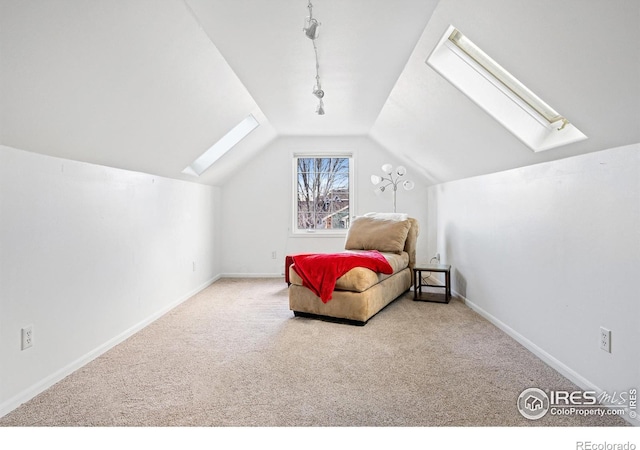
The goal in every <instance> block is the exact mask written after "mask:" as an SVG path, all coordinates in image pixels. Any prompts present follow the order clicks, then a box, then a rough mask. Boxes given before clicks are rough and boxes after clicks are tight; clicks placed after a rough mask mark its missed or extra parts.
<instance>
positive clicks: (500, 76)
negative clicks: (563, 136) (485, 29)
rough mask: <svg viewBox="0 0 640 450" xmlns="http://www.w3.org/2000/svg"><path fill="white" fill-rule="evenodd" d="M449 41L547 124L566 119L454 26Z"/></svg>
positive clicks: (564, 122)
mask: <svg viewBox="0 0 640 450" xmlns="http://www.w3.org/2000/svg"><path fill="white" fill-rule="evenodd" d="M448 39H449V41H450V42H452V43H453V44H455V45H456V47H458V48H459V49H460V50H462V51H463V52H464V53H465V54H466V55H467V56H468V57H469V58H471V59H473V60H474V61H475V62H476V63H478V64H479V65H480V66H481V67H482V68H483V69H485V70H486V71H487V72H488V73H489V74H490V75H492V76H493V77H495V79H496V80H497V81H499V82H500V83H502V85H503V86H504V87H506V88H507V89H509V90H510V91H511V92H513V93H514V94H515V95H516V96H518V98H520V99H521V100H522V101H523V102H525V103H526V104H527V105H529V107H531V108H532V109H533V110H534V111H535V112H536V113H538V114H539V115H541V116H542V117H543V118H544V119H545V120H546V121H547V122H548V123H549V124H554V123H556V122H562V123H563V125H564V124H566V123H568V120H567V119H566V118H565V117H563V116H562V115H561V114H560V113H558V112H557V111H556V110H555V109H553V108H552V107H551V106H549V104H547V103H546V102H545V101H544V100H542V99H541V98H540V97H538V96H537V95H536V94H534V93H533V92H532V91H531V90H530V89H529V88H527V87H526V86H525V85H524V84H522V83H521V82H520V81H519V80H518V79H517V78H516V77H514V76H513V75H511V74H510V73H509V72H508V71H507V70H506V69H505V68H504V67H502V66H501V65H500V64H498V63H497V62H496V61H495V60H494V59H493V58H491V57H490V56H489V55H487V54H486V53H485V52H484V51H482V49H481V48H480V47H478V46H477V45H476V44H474V43H473V41H471V39H469V38H468V37H466V36H465V35H464V34H462V33H461V32H460V30H458V29H456V28H454V29H453V31H452V32H451V34H450V35H449V37H448Z"/></svg>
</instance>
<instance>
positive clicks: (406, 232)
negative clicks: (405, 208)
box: [288, 213, 419, 325]
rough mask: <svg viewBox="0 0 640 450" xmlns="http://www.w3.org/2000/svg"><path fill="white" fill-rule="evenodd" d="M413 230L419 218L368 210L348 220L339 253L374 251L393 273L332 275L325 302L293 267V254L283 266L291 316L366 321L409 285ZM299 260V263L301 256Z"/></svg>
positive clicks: (358, 271)
mask: <svg viewBox="0 0 640 450" xmlns="http://www.w3.org/2000/svg"><path fill="white" fill-rule="evenodd" d="M418 230H419V226H418V221H417V220H415V219H413V218H410V217H407V216H406V215H398V214H374V213H370V214H367V215H365V216H360V217H357V218H355V219H353V220H352V223H351V227H350V228H349V231H348V234H347V238H346V240H345V251H344V252H341V254H344V253H356V254H358V253H362V254H364V253H376V252H375V251H377V252H379V253H380V254H381V255H382V256H384V259H386V261H388V263H389V265H390V266H391V269H392V271H393V273H390V274H385V273H380V272H374V271H373V270H371V269H367V268H364V267H355V268H353V269H350V270H349V271H347V272H346V273H344V275H342V276H340V277H339V278H337V280H336V281H335V288H334V289H333V291H332V292H331V298H330V299H329V300H326V299H324V300H325V301H323V299H321V298H320V297H319V296H318V295H316V293H314V292H313V291H312V290H311V289H310V288H309V287H307V286H305V284H308V283H306V282H305V281H303V278H302V277H301V276H300V274H299V273H298V272H297V271H296V264H295V261H296V256H295V255H294V256H293V261H294V264H292V265H291V266H290V267H289V269H288V270H289V277H288V278H289V282H290V283H291V285H290V286H289V309H291V310H292V311H293V312H294V314H295V315H296V316H306V317H317V318H322V319H330V320H338V321H342V322H347V323H352V324H357V325H364V324H366V323H367V321H368V320H369V319H370V318H371V317H373V316H374V315H375V314H376V313H378V312H379V311H380V310H382V309H383V308H384V307H385V306H387V305H388V304H389V303H391V302H392V301H393V300H395V299H396V298H398V297H399V296H400V295H401V294H402V293H404V292H406V291H408V290H409V288H410V287H411V286H412V284H413V279H412V278H413V267H414V265H415V261H416V240H417V237H418ZM370 251H373V252H370ZM298 261H299V264H302V260H301V259H298ZM300 271H301V272H302V270H300ZM316 292H318V291H317V290H316Z"/></svg>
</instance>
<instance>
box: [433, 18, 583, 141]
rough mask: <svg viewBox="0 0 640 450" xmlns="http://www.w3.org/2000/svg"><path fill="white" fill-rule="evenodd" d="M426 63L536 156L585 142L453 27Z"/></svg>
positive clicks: (559, 115)
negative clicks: (560, 147)
mask: <svg viewBox="0 0 640 450" xmlns="http://www.w3.org/2000/svg"><path fill="white" fill-rule="evenodd" d="M450 38H452V39H450ZM456 41H457V42H456ZM460 42H461V44H460V45H458V44H459V43H460ZM461 47H462V48H461ZM478 60H479V61H480V62H478ZM425 62H426V64H427V65H429V66H430V67H431V68H433V69H434V70H435V71H436V72H437V73H438V74H440V75H441V76H442V77H444V78H445V79H446V80H447V81H449V82H450V83H451V84H452V85H453V86H455V87H456V88H457V89H459V90H460V91H461V92H462V93H463V94H465V95H466V96H467V97H469V99H471V100H472V101H473V102H475V103H476V104H477V105H478V106H479V107H480V108H482V109H483V110H485V112H487V113H488V114H489V115H491V116H492V117H493V118H494V119H495V120H497V121H498V122H499V123H500V124H501V125H502V126H504V127H505V128H506V129H507V130H508V131H510V132H511V133H512V134H514V135H515V136H516V137H517V138H518V139H520V140H521V141H522V142H523V143H524V144H526V145H527V146H528V147H529V148H530V149H531V150H532V151H534V152H539V151H543V150H550V149H552V148H556V147H559V146H563V145H567V144H570V143H574V142H578V141H581V140H584V139H587V136H586V135H585V134H584V133H582V132H581V131H580V130H578V129H577V128H576V127H575V125H573V124H572V123H570V122H569V120H568V119H566V118H565V117H564V116H563V115H561V114H559V113H557V111H556V110H555V109H553V108H552V107H551V106H549V105H548V104H547V103H546V102H544V101H543V100H542V99H540V97H538V96H537V95H535V94H534V93H533V92H532V91H531V90H530V89H528V88H526V87H525V86H524V84H523V83H521V82H520V81H518V80H517V79H516V78H515V77H513V75H511V74H509V72H507V71H506V69H504V68H503V67H502V66H500V65H499V64H498V63H497V62H496V61H494V60H493V59H491V58H490V57H489V56H488V55H487V54H486V53H485V52H483V51H482V50H480V49H479V48H478V47H477V46H476V45H475V44H473V43H472V42H471V41H470V40H468V38H466V37H464V35H463V34H462V33H461V32H460V30H458V29H457V28H456V27H454V26H453V25H449V27H448V28H447V30H445V32H444V34H443V35H442V37H441V39H440V40H439V42H438V43H437V44H436V46H435V47H434V49H433V51H432V52H431V54H430V55H429V56H428V57H427V59H426V61H425ZM485 66H486V67H485ZM503 80H505V81H503Z"/></svg>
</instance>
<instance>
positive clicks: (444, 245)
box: [429, 144, 640, 392]
mask: <svg viewBox="0 0 640 450" xmlns="http://www.w3.org/2000/svg"><path fill="white" fill-rule="evenodd" d="M429 191H430V192H429V199H430V204H429V214H430V216H433V217H434V221H435V222H436V223H437V231H436V235H435V236H433V235H430V239H429V245H430V248H433V251H440V252H441V253H442V255H443V258H444V261H445V262H447V263H450V264H452V266H453V273H452V279H453V288H454V290H455V291H456V292H457V293H458V294H461V295H463V296H464V297H466V299H468V301H469V304H470V305H471V306H473V307H475V308H478V310H479V311H480V312H481V313H483V314H485V315H487V316H488V317H490V318H491V319H492V320H494V321H495V323H496V324H498V325H499V326H501V327H502V328H504V329H506V330H508V331H509V332H511V333H512V334H513V335H514V336H516V337H518V339H520V340H521V342H523V343H525V344H526V345H527V346H529V348H530V349H533V350H534V351H535V352H537V353H538V354H539V355H540V356H542V357H543V358H544V359H546V360H547V361H548V362H550V363H551V364H552V365H553V366H554V367H555V368H556V369H559V370H560V371H561V372H563V373H564V374H565V375H566V376H569V377H571V378H572V379H573V381H575V382H578V384H580V385H581V386H582V387H583V388H587V387H588V388H594V387H595V388H598V389H604V390H607V391H609V392H612V391H616V390H617V391H618V392H620V391H625V390H628V389H629V388H631V387H638V386H640V351H639V347H638V345H639V343H640V327H638V323H639V319H640V302H639V301H638V285H637V278H638V274H640V144H635V145H631V146H625V147H621V148H615V149H610V150H606V151H601V152H596V153H592V154H587V155H583V156H576V157H572V158H568V159H564V160H559V161H555V162H549V163H542V164H538V165H534V166H529V167H524V168H520V169H515V170H509V171H506V172H500V173H494V174H491V175H486V176H480V177H475V178H469V179H465V180H460V181H455V182H450V183H445V184H441V185H437V186H433V187H430V188H429ZM433 245H435V247H433ZM600 326H604V327H606V328H608V329H610V330H611V331H612V340H611V342H612V352H611V353H610V354H609V353H606V352H604V351H602V350H600V348H599V340H598V338H599V328H600ZM540 388H553V386H540Z"/></svg>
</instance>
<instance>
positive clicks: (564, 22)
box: [371, 0, 640, 183]
mask: <svg viewBox="0 0 640 450" xmlns="http://www.w3.org/2000/svg"><path fill="white" fill-rule="evenodd" d="M449 25H453V26H455V27H456V28H458V29H459V30H461V31H462V32H463V33H464V34H465V35H466V36H467V37H469V38H470V39H471V40H473V41H474V42H475V43H476V44H477V45H479V46H480V48H482V49H483V50H484V51H485V52H487V53H488V54H489V55H491V56H492V57H493V59H495V60H496V61H497V62H498V63H499V64H501V65H502V66H503V67H504V68H505V69H507V70H508V71H509V72H511V73H512V74H513V75H514V76H515V77H516V78H518V79H519V80H520V81H521V82H523V83H524V84H525V85H526V86H528V87H529V88H530V89H531V90H532V91H533V92H535V93H536V94H538V95H539V96H540V97H542V98H543V99H544V100H545V101H547V102H548V103H549V104H550V105H551V106H552V107H553V108H555V109H556V110H557V111H558V112H560V113H561V114H563V115H564V116H565V117H567V118H568V119H569V120H570V121H571V122H572V123H574V124H575V125H576V126H577V128H578V129H580V130H581V131H582V132H583V133H585V134H586V135H587V136H588V139H587V140H585V141H582V142H578V143H574V144H569V145H566V146H564V147H558V148H555V149H552V150H547V151H543V152H540V153H533V152H532V151H531V150H530V149H529V148H528V147H527V146H525V145H524V144H523V143H522V142H520V141H519V140H518V139H517V138H516V137H514V135H512V134H511V133H510V132H508V131H506V129H505V128H503V127H502V125H500V124H499V123H498V122H497V121H495V120H494V119H493V118H492V117H490V116H489V115H488V114H487V113H485V112H484V111H483V110H482V109H481V108H479V107H478V106H477V105H476V104H475V103H473V102H472V101H471V100H469V98H467V97H466V96H465V95H464V94H462V93H461V92H460V91H459V90H457V89H456V88H455V87H453V86H452V85H451V84H450V83H449V82H448V81H446V80H445V79H444V78H443V77H441V76H440V75H438V74H437V73H436V72H435V71H434V70H432V69H431V68H430V67H429V66H427V65H426V64H425V60H426V59H427V58H428V56H429V55H430V53H431V52H432V50H433V48H434V46H435V45H436V44H437V42H438V40H439V39H440V38H441V36H442V34H443V33H444V32H445V30H446V29H447V27H448V26H449ZM371 134H372V137H374V138H375V139H376V140H378V142H379V143H381V144H382V145H383V146H385V147H387V148H388V149H389V150H391V151H393V152H394V153H396V154H398V155H402V156H403V158H404V159H406V160H408V161H410V162H411V163H412V165H413V167H414V168H416V167H419V168H421V170H422V173H423V174H424V175H425V176H426V177H427V179H428V180H429V181H431V182H433V183H437V182H443V181H449V180H455V179H460V178H465V177H470V176H475V175H480V174H486V173H492V172H496V171H500V170H506V169H511V168H515V167H521V166H525V165H530V164H535V163H539V162H543V161H549V160H554V159H559V158H564V157H568V156H573V155H578V154H582V153H587V152H593V151H597V150H604V149H608V148H614V147H617V146H621V145H626V144H632V143H637V142H640V2H638V1H637V0H622V1H616V2H610V1H606V0H562V1H553V0H536V1H530V0H481V1H478V0H442V1H441V2H440V3H439V5H438V8H437V9H436V11H435V12H434V14H433V16H432V18H431V20H430V22H429V24H428V26H427V27H426V29H425V31H424V33H423V35H422V36H421V38H420V40H419V42H418V44H417V46H416V47H415V49H414V51H413V53H412V55H411V58H410V60H409V63H408V64H407V66H406V67H405V69H404V71H403V73H402V75H401V76H400V78H399V79H398V82H397V84H396V85H395V87H394V89H393V91H392V92H391V95H390V96H389V99H388V100H387V102H386V104H385V106H384V108H383V109H382V112H381V114H380V116H379V117H378V120H377V122H376V124H375V126H374V127H373V130H372V133H371Z"/></svg>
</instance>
